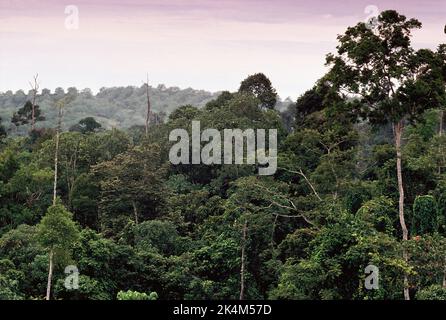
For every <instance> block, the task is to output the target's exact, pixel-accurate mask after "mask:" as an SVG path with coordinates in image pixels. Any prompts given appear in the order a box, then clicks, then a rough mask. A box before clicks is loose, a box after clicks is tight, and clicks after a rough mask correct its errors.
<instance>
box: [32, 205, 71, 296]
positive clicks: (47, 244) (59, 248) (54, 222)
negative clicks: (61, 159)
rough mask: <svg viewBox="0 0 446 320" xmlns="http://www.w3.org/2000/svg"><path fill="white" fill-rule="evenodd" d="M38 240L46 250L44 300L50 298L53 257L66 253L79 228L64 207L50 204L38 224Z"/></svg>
mask: <svg viewBox="0 0 446 320" xmlns="http://www.w3.org/2000/svg"><path fill="white" fill-rule="evenodd" d="M38 235H39V241H40V242H41V244H42V246H43V247H44V248H45V249H46V250H47V252H48V284H47V290H46V300H50V298H51V283H52V279H53V270H54V261H55V257H58V256H61V255H66V254H67V253H68V252H69V250H70V248H71V246H72V245H73V243H74V242H75V241H76V240H77V238H78V237H79V230H78V228H77V226H76V224H75V223H74V221H73V220H72V214H71V213H70V212H68V211H67V210H66V209H65V207H64V206H63V205H62V204H60V203H56V204H55V205H52V206H51V207H50V208H49V209H48V211H47V213H46V215H45V216H44V217H43V218H42V220H41V221H40V223H39V225H38Z"/></svg>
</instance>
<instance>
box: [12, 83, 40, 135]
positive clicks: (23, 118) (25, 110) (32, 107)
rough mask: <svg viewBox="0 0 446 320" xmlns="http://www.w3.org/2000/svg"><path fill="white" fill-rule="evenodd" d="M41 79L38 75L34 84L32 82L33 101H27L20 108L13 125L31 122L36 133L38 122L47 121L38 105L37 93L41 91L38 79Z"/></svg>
mask: <svg viewBox="0 0 446 320" xmlns="http://www.w3.org/2000/svg"><path fill="white" fill-rule="evenodd" d="M38 77H39V75H38V74H36V75H35V76H34V77H33V82H30V83H29V85H30V86H31V94H32V98H31V100H28V101H26V103H25V105H24V106H23V107H22V108H20V109H19V110H18V111H17V112H16V113H14V114H13V116H12V119H11V121H12V123H14V124H15V125H16V126H20V125H25V124H29V123H30V122H31V131H34V129H35V126H36V121H42V120H45V118H44V117H43V116H42V115H41V110H40V107H39V106H38V105H36V98H37V92H38V91H39V87H40V86H39V82H38V81H37V78H38Z"/></svg>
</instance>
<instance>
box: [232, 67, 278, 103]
mask: <svg viewBox="0 0 446 320" xmlns="http://www.w3.org/2000/svg"><path fill="white" fill-rule="evenodd" d="M238 91H239V92H245V93H250V94H253V95H254V96H256V98H257V99H259V100H260V106H261V107H262V108H266V109H274V107H275V106H276V102H277V92H276V89H274V88H273V86H272V85H271V81H270V80H269V79H268V77H267V76H265V75H264V74H263V73H256V74H253V75H251V76H249V77H248V78H246V79H245V80H243V81H242V83H241V84H240V88H239V90H238Z"/></svg>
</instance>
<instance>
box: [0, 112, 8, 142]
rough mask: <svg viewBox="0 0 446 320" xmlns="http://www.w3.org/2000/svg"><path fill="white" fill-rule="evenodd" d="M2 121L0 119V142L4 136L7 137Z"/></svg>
mask: <svg viewBox="0 0 446 320" xmlns="http://www.w3.org/2000/svg"><path fill="white" fill-rule="evenodd" d="M2 121H3V119H2V118H1V117H0V142H1V141H2V140H3V139H4V138H6V135H7V133H6V129H5V127H4V126H3V124H2Z"/></svg>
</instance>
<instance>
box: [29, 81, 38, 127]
mask: <svg viewBox="0 0 446 320" xmlns="http://www.w3.org/2000/svg"><path fill="white" fill-rule="evenodd" d="M38 77H39V74H36V75H35V76H34V83H31V82H30V85H31V89H32V91H33V101H32V111H31V131H34V129H35V126H36V95H37V91H38V90H39V84H38V82H37V78H38Z"/></svg>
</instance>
